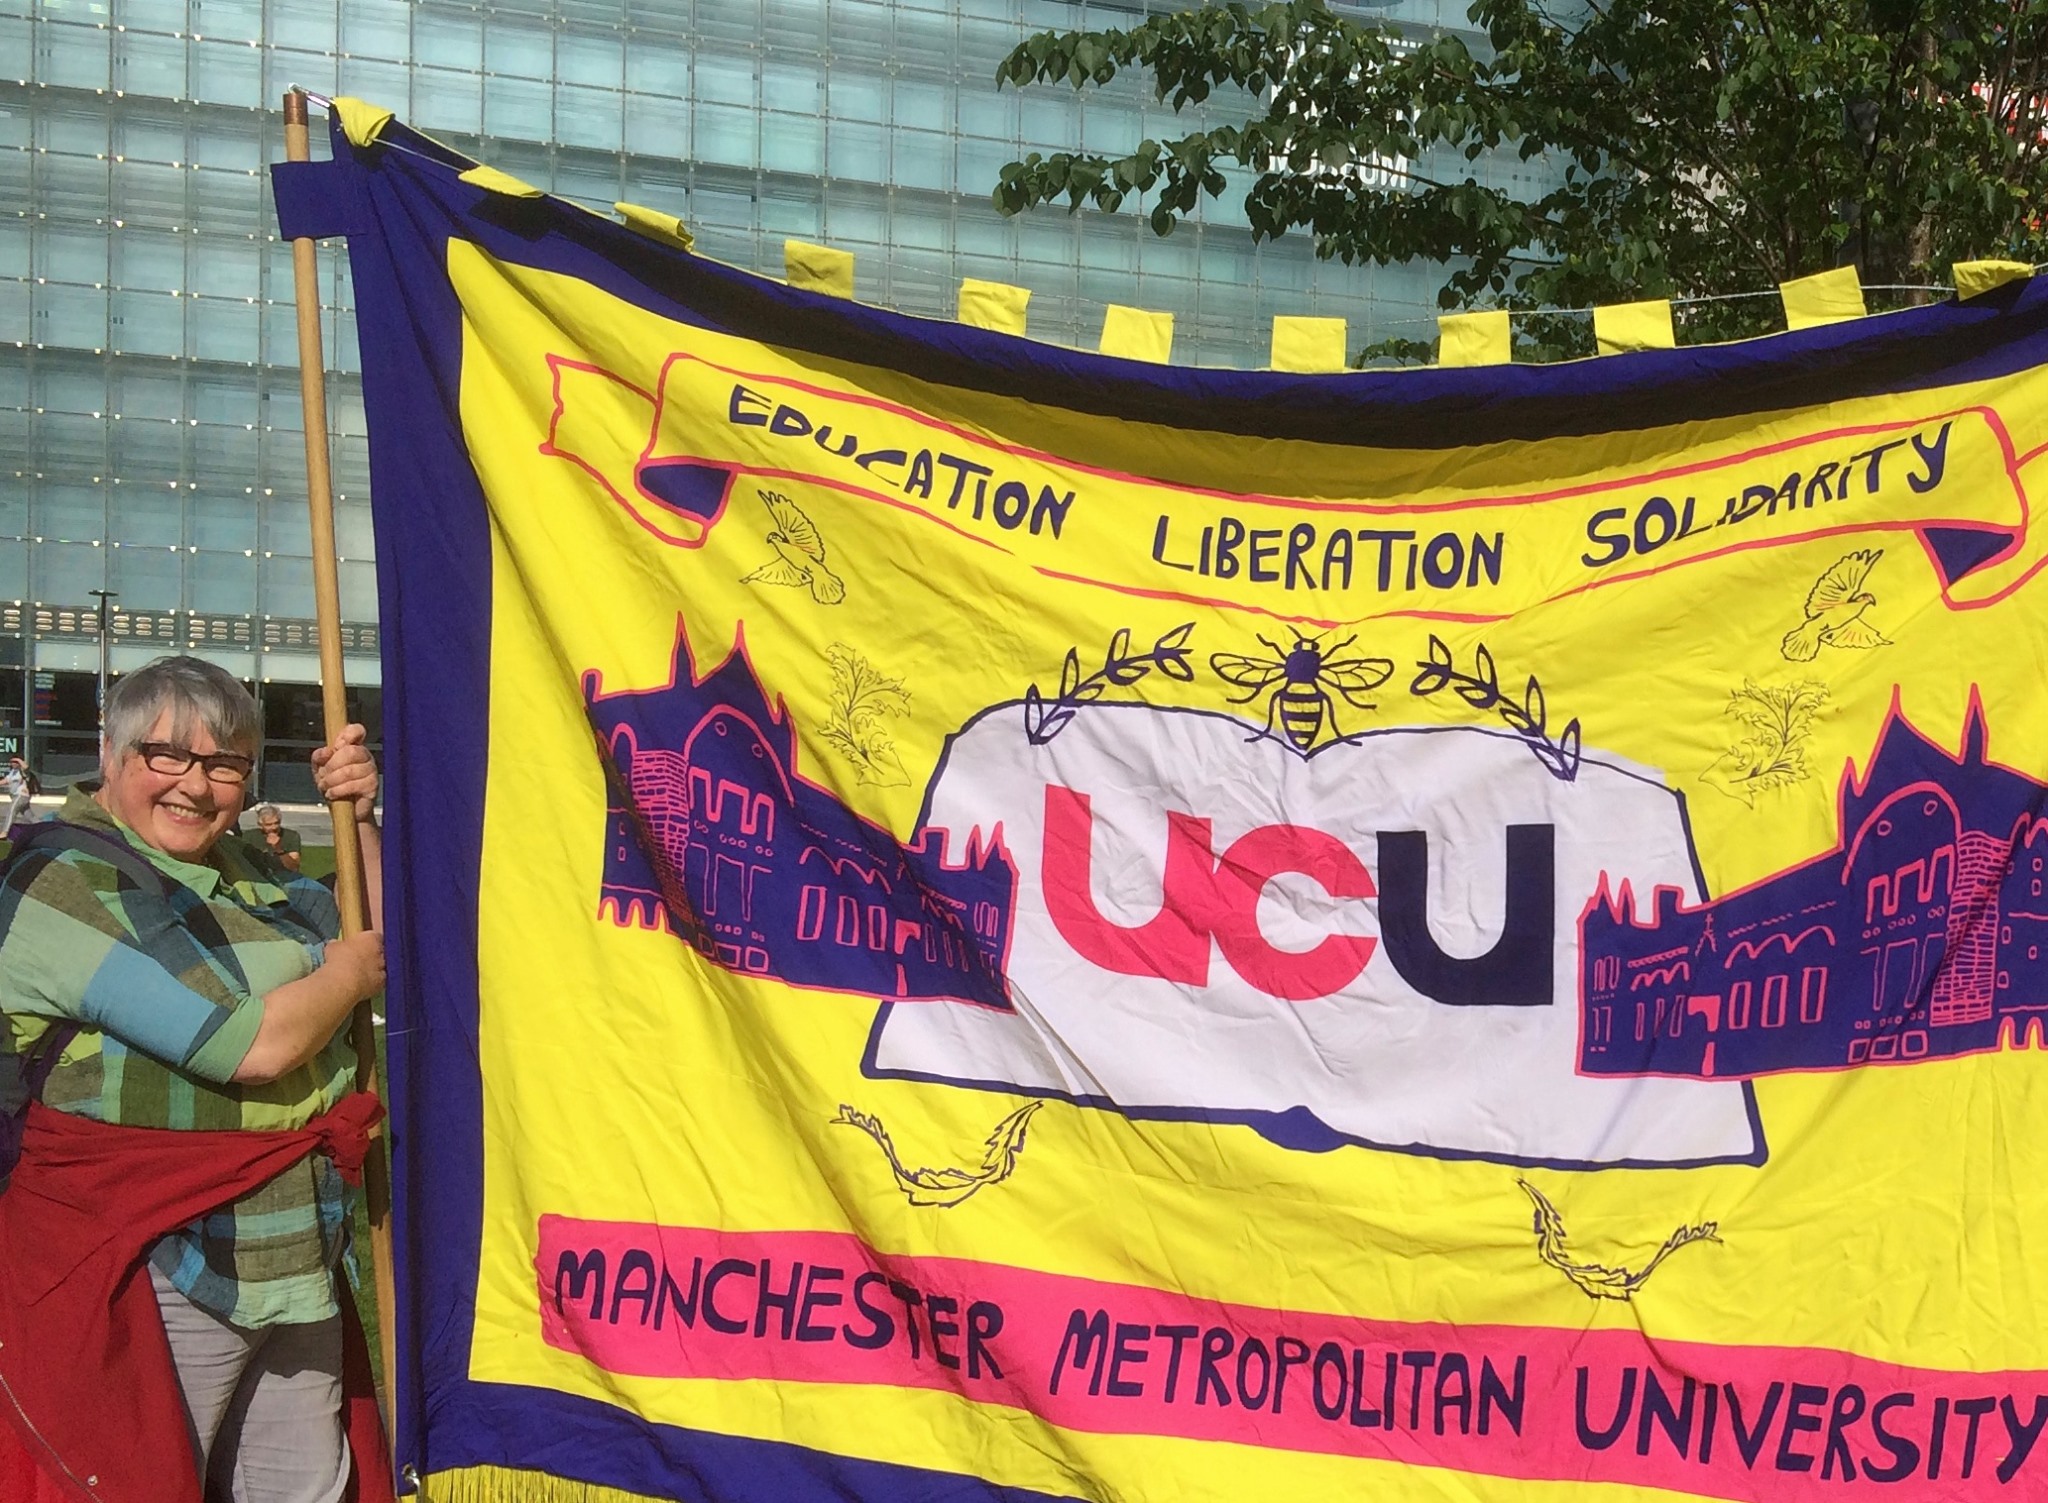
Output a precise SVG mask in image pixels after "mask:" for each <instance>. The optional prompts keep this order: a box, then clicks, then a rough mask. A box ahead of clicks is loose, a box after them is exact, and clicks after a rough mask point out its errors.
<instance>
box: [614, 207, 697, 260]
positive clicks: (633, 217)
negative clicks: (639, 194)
mask: <svg viewBox="0 0 2048 1503" xmlns="http://www.w3.org/2000/svg"><path fill="white" fill-rule="evenodd" d="M612 212H613V213H615V214H617V215H618V216H619V218H621V219H623V220H625V221H626V228H627V229H629V230H636V231H638V232H639V233H640V234H642V235H645V236H646V237H647V238H648V239H650V240H662V241H666V242H667V243H668V244H670V245H675V246H680V247H682V249H684V250H695V249H696V248H697V237H696V236H695V235H693V234H691V233H690V230H689V227H688V226H687V225H685V224H684V223H683V222H682V220H680V219H678V218H676V216H675V215H673V214H664V213H662V212H661V210H659V209H650V208H646V207H645V206H643V205H641V204H628V203H617V204H613V205H612Z"/></svg>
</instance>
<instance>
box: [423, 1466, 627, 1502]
mask: <svg viewBox="0 0 2048 1503" xmlns="http://www.w3.org/2000/svg"><path fill="white" fill-rule="evenodd" d="M418 1496H419V1498H420V1499H421V1503H663V1500H662V1499H660V1498H658V1497H655V1496H653V1495H651V1494H648V1493H629V1492H626V1491H625V1490H624V1489H622V1488H617V1487H605V1486H603V1485H602V1484H600V1483H596V1482H578V1481H576V1480H575V1479H574V1478H570V1477H554V1476H550V1475H549V1474H548V1473H546V1472H529V1471H525V1470H523V1469H521V1468H518V1467H509V1466H466V1467H456V1468H454V1469H452V1470H450V1471H446V1472H433V1473H431V1474H429V1475H427V1476H425V1477H422V1478H421V1479H420V1490H419V1494H418Z"/></svg>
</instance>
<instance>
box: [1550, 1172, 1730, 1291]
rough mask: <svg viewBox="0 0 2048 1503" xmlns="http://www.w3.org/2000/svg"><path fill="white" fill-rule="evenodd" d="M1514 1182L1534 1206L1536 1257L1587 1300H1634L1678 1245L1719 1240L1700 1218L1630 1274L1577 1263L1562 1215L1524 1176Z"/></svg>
mask: <svg viewBox="0 0 2048 1503" xmlns="http://www.w3.org/2000/svg"><path fill="white" fill-rule="evenodd" d="M1515 1183H1516V1184H1518V1185H1520V1186H1521V1187H1522V1189H1523V1190H1524V1191H1525V1192H1527V1194H1528V1196H1529V1200H1530V1202H1531V1204H1532V1205H1533V1207H1534V1209H1535V1227H1534V1229H1535V1232H1536V1256H1537V1257H1539V1258H1541V1259H1542V1260H1543V1261H1544V1262H1546V1263H1548V1264H1549V1265H1550V1266H1551V1267H1552V1268H1555V1269H1556V1270H1557V1271H1558V1272H1559V1273H1561V1274H1563V1275H1564V1276H1565V1277H1566V1278H1568V1279H1570V1280H1571V1281H1572V1282H1573V1283H1574V1284H1576V1285H1578V1287H1579V1289H1580V1291H1581V1292H1582V1293H1584V1295H1585V1296H1586V1298H1587V1299H1619V1300H1628V1299H1634V1298H1635V1294H1636V1291H1637V1290H1638V1289H1640V1288H1642V1287H1643V1285H1644V1284H1645V1283H1647V1282H1648V1281H1649V1278H1650V1275H1651V1274H1653V1273H1655V1272H1656V1271H1657V1265H1658V1264H1659V1263H1662V1262H1663V1261H1664V1260H1665V1259H1666V1258H1668V1257H1670V1256H1671V1255H1672V1254H1673V1253H1675V1252H1677V1251H1678V1250H1679V1249H1680V1248H1681V1247H1685V1246H1687V1245H1688V1244H1690V1243H1694V1242H1719V1241H1720V1240H1721V1239H1720V1237H1719V1236H1718V1235H1716V1234H1717V1233H1718V1232H1719V1231H1720V1229H1721V1228H1720V1223H1718V1222H1713V1221H1703V1222H1701V1223H1700V1224H1699V1225H1698V1226H1682V1227H1680V1228H1679V1229H1678V1230H1677V1231H1675V1232H1673V1233H1672V1234H1671V1235H1670V1236H1669V1237H1667V1238H1665V1239H1664V1245H1663V1246H1662V1247H1660V1248H1658V1249H1657V1252H1656V1255H1655V1256H1653V1257H1652V1258H1651V1259H1650V1261H1649V1262H1647V1263H1645V1264H1644V1265H1643V1266H1642V1267H1641V1268H1640V1269H1638V1270H1637V1271H1636V1272H1634V1273H1631V1272H1629V1270H1628V1269H1626V1268H1610V1267H1609V1266H1608V1265H1607V1264H1605V1263H1580V1262H1577V1261H1575V1260H1574V1259H1573V1258H1572V1256H1571V1254H1570V1250H1569V1247H1568V1246H1567V1243H1568V1240H1569V1239H1568V1238H1567V1237H1566V1235H1565V1229H1564V1218H1563V1217H1562V1216H1560V1215H1559V1214H1558V1213H1557V1207H1556V1206H1554V1205H1552V1204H1551V1203H1550V1200H1549V1198H1548V1197H1547V1196H1545V1195H1544V1193H1543V1192H1542V1191H1541V1190H1539V1189H1537V1188H1536V1187H1535V1186H1534V1185H1532V1184H1530V1183H1529V1182H1528V1181H1527V1180H1526V1179H1517V1180H1516V1181H1515Z"/></svg>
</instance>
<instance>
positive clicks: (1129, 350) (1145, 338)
mask: <svg viewBox="0 0 2048 1503" xmlns="http://www.w3.org/2000/svg"><path fill="white" fill-rule="evenodd" d="M1102 353H1103V354H1105V355H1121V356H1123V357H1124V358H1125V359H1126V360H1150V361H1152V362H1153V363H1154V364H1157V365H1164V364H1166V362H1167V361H1168V360H1170V359H1172V358H1173V315H1172V314H1171V313H1148V312H1147V311H1146V310H1145V309H1143V308H1126V307H1124V306H1123V305H1122V304H1121V303H1111V304H1110V305H1109V308H1108V310H1107V311H1106V312H1105V313H1104V314H1103V316H1102Z"/></svg>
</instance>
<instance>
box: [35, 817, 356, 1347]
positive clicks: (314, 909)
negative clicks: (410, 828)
mask: <svg viewBox="0 0 2048 1503" xmlns="http://www.w3.org/2000/svg"><path fill="white" fill-rule="evenodd" d="M62 817H63V818H64V819H65V820H67V821H68V822H70V823H72V824H76V825H83V826H86V827H87V828H90V829H94V830H98V831H100V832H102V833H105V834H109V835H114V836H116V837H117V838H122V839H125V840H127V842H128V843H129V844H130V845H132V846H134V847H135V848H136V849H137V850H138V851H140V852H141V853H142V854H143V855H144V856H146V857H147V858H148V859H149V861H150V863H151V864H152V865H154V866H155V867H156V868H157V869H158V870H159V871H161V872H163V873H164V875H165V876H167V877H169V878H170V879H171V892H170V897H169V900H168V901H166V900H165V898H164V897H163V896H161V895H160V894H158V893H155V892H145V891H142V890H141V889H140V888H138V887H137V886H136V884H135V882H134V881H133V879H132V878H130V877H127V876H125V875H123V874H122V873H121V872H120V871H118V870H117V869H116V868H115V867H114V866H112V865H111V864H109V863H107V862H104V861H100V860H97V859H95V857H94V856H93V855H92V854H91V853H90V852H89V851H74V850H64V851H52V852H41V851H37V852H31V853H30V854H29V855H28V856H26V857H25V858H24V859H22V860H20V861H17V862H15V863H13V865H12V866H11V868H10V869H9V871H8V873H7V876H6V880H5V882H4V883H0V1019H4V1023H5V1027H4V1028H0V1047H6V1048H11V1049H12V1050H13V1051H15V1052H16V1053H21V1052H24V1051H26V1050H27V1049H29V1048H30V1047H32V1046H33V1045H34V1044H35V1042H36V1040H38V1039H39V1038H41V1037H42V1035H43V1034H44V1033H45V1032H47V1031H48V1029H49V1028H50V1026H51V1025H52V1023H53V1022H55V1021H57V1020H59V1019H68V1020H70V1021H72V1022H75V1023H78V1024H79V1025H81V1027H80V1031H79V1033H78V1035H77V1037H75V1038H74V1039H73V1040H72V1041H71V1043H70V1044H69V1045H68V1046H67V1047H66V1048H65V1050H64V1053H63V1055H62V1057H61V1058H60V1060H59V1062H58V1064H57V1066H56V1068H55V1069H54V1070H53V1071H52V1072H51V1074H50V1078H49V1081H48V1083H47V1084H46V1085H45V1086H44V1088H43V1101H44V1103H45V1104H46V1105H49V1106H51V1107H54V1108H56V1109H57V1110H59V1111H66V1112H75V1113H77V1114H78V1115H79V1116H82V1117H90V1118H93V1119H94V1120H96V1121H101V1122H118V1123H121V1124H123V1125H125V1126H129V1127H169V1128H188V1129H201V1130H206V1129H234V1128H245V1129H265V1128H294V1127H302V1126H304V1125H305V1124H306V1123H307V1122H308V1121H310V1120H311V1119H312V1118H313V1117H315V1116H317V1115H318V1114H319V1113H321V1112H323V1111H325V1110H326V1109H327V1108H328V1107H330V1106H332V1105H334V1103H335V1102H337V1101H339V1100H340V1099H341V1098H342V1097H343V1096H345V1095H347V1094H348V1092H349V1091H350V1090H352V1089H353V1088H354V1085H355V1053H354V1051H353V1050H352V1049H351V1048H350V1047H349V1045H348V1043H347V1041H346V1039H345V1038H344V1037H342V1036H339V1035H337V1037H336V1038H335V1039H334V1041H333V1042H331V1043H329V1044H328V1045H327V1047H326V1048H325V1049H323V1050H321V1052H320V1053H319V1054H318V1055H317V1056H316V1057H315V1058H314V1059H313V1060H312V1062H311V1063H310V1064H307V1065H305V1066H303V1067H301V1068H300V1069H297V1070H294V1071H293V1072H292V1073H291V1074H289V1075H286V1076H284V1077H283V1078H281V1079H279V1080H276V1081H273V1082H271V1083H270V1084H268V1085H238V1084H236V1083H234V1081H233V1079H232V1077H233V1075H234V1072H235V1070H236V1069H237V1068H238V1067H239V1066H240V1064H241V1062H242V1058H243V1056H244V1055H246V1054H247V1053H248V1052H249V1045H250V1043H251V1042H252V1041H253V1040H254V1039H255V1037H256V1026H257V1024H258V1023H259V1022H260V1021H261V1019H262V1011H263V1002H262V998H263V995H264V993H266V992H268V991H271V990H273V989H274V988H276V987H279V986H282V985H284V984H285V983H286V982H288V981H295V980H297V979H299V978H300V977H302V976H306V975H309V974H310V973H311V972H312V971H313V970H314V968H315V967H317V966H318V965H319V963H320V958H321V955H322V952H323V949H324V947H325V944H326V941H327V940H328V939H329V938H331V937H332V936H334V935H335V934H336V933H337V932H338V930H339V913H338V911H337V910H336V908H335V904H334V898H333V896H332V895H331V894H330V893H329V892H328V891H327V889H326V888H324V887H322V886H321V885H320V884H319V883H318V882H315V881H313V880H312V879H310V878H305V877H299V876H296V875H294V874H292V873H290V872H287V871H286V870H285V869H284V868H283V867H281V866H279V865H278V864H276V863H275V862H274V861H273V860H272V859H271V858H270V857H269V855H268V854H267V853H266V852H261V851H258V850H255V849H252V848H251V846H249V845H248V844H245V843H244V842H243V841H241V840H240V839H238V838H236V837H234V836H232V835H230V836H224V837H223V838H222V839H221V840H220V841H219V842H218V843H217V844H216V845H215V846H214V848H213V850H212V851H211V852H210V853H209V855H208V857H207V861H206V863H205V864H203V865H201V864H195V863H193V862H189V861H181V860H179V859H178V858H177V857H175V856H168V855H166V854H164V853H163V852H162V851H159V850H156V849H154V848H152V847H151V846H149V845H147V844H145V843H144V842H143V841H142V840H141V839H140V838H139V837H137V836H136V835H135V834H134V833H133V832H132V831H130V830H129V829H128V828H127V827H126V826H124V825H122V824H121V822H120V821H119V820H117V819H115V818H114V817H113V816H112V815H111V814H109V813H108V812H107V811H106V810H104V809H102V808H101V807H100V806H99V805H98V804H96V803H95V802H93V800H92V798H91V797H90V796H89V795H88V794H87V793H85V792H84V791H82V790H80V789H77V788H74V789H73V790H72V791H71V795H70V797H69V799H68V800H67V801H66V803H65V806H64V813H63V816H62ZM349 1204H350V1202H349V1199H348V1192H347V1191H346V1189H345V1187H344V1186H343V1185H342V1183H341V1179H340V1176H339V1175H338V1174H336V1173H335V1170H334V1166H333V1164H332V1163H331V1162H330V1161H329V1160H327V1159H326V1158H324V1157H319V1156H315V1157H314V1158H312V1159H310V1160H307V1161H306V1162H303V1163H300V1164H297V1165H295V1166H294V1167H292V1168H291V1169H288V1170H286V1171H285V1172H284V1173H283V1174H281V1175H279V1176H278V1177H277V1178H276V1179H274V1180H272V1181H270V1183H268V1184H266V1185H264V1186H262V1187H261V1188H260V1189H257V1190H255V1191H252V1192H251V1193H250V1194H248V1195H245V1196H243V1197H242V1198H241V1199H240V1200H237V1201H234V1202H232V1203H231V1204H229V1205H225V1206H222V1207H221V1208H220V1209H218V1210H216V1211H214V1212H212V1213H210V1214H208V1215H206V1216H204V1217H202V1218H200V1219H199V1220H198V1221H195V1222H193V1223H192V1224H191V1225H189V1226H187V1227H184V1228H183V1229H181V1230H180V1231H177V1232H174V1233H173V1234H172V1235H170V1236H168V1237H166V1238H165V1239H164V1240H163V1241H162V1242H160V1243H158V1244H157V1247H156V1250H155V1252H154V1254H153V1255H152V1260H151V1261H152V1262H153V1263H154V1264H155V1266H156V1267H157V1268H158V1269H159V1270H161V1271H162V1272H163V1274H164V1275H165V1276H166V1277H167V1278H169V1279H170V1280H171V1282H172V1283H173V1284H175V1285H176V1286H177V1287H178V1289H179V1290H180V1291H182V1292H183V1293H184V1294H185V1295H186V1296H187V1297H188V1298H189V1299H191V1300H192V1302H193V1303H194V1304H197V1305H199V1306H201V1307H202V1308H204V1309H207V1310H211V1311H212V1312H214V1313H215V1314H216V1315H219V1316H221V1317H222V1318H223V1319H227V1320H231V1321H233V1322H234V1323H235V1324H236V1325H239V1326H244V1327H261V1326H270V1325H280V1324H286V1323H299V1322H312V1321H319V1320H325V1319H327V1318H328V1317H329V1316H331V1315H334V1314H335V1313H336V1312H337V1306H336V1304H335V1285H334V1278H333V1269H334V1267H335V1265H336V1263H337V1261H338V1260H339V1259H340V1258H341V1256H342V1255H343V1252H344V1249H345V1246H346V1242H347V1222H348V1211H349Z"/></svg>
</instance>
